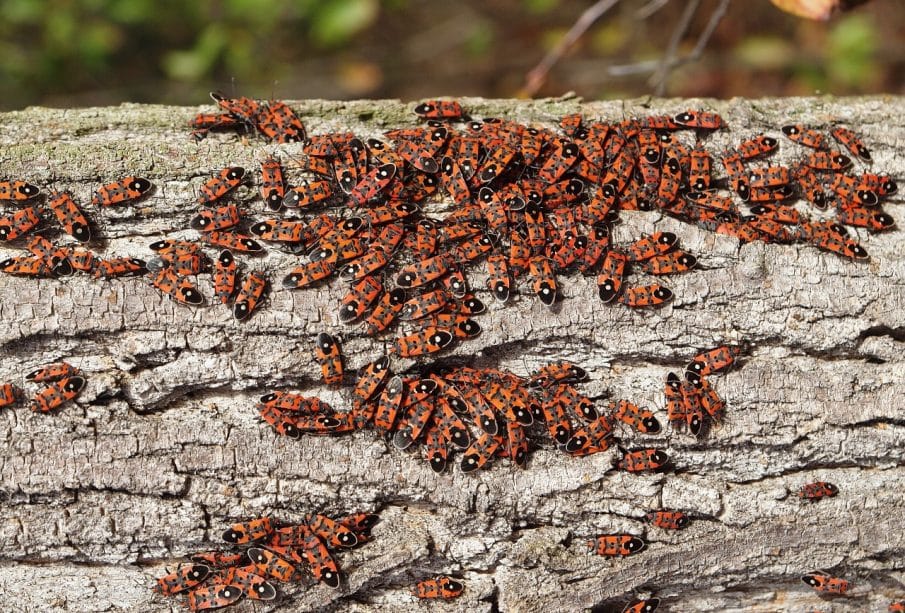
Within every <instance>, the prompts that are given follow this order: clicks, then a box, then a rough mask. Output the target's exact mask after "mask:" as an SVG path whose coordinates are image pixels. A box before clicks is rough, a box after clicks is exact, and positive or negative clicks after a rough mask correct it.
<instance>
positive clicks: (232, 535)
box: [223, 517, 273, 545]
mask: <svg viewBox="0 0 905 613" xmlns="http://www.w3.org/2000/svg"><path fill="white" fill-rule="evenodd" d="M272 534H273V522H272V521H271V519H270V518H269V517H259V518H256V519H251V520H249V521H245V522H239V523H236V524H233V525H231V526H230V527H229V528H228V529H227V530H226V531H225V532H224V533H223V540H224V541H226V542H227V543H232V544H234V545H246V544H248V543H257V542H260V541H263V540H264V539H268V538H270V536H271V535H272Z"/></svg>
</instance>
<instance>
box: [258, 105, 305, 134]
mask: <svg viewBox="0 0 905 613" xmlns="http://www.w3.org/2000/svg"><path fill="white" fill-rule="evenodd" d="M254 119H255V125H256V127H257V128H258V131H259V132H260V133H261V134H263V135H264V136H266V137H267V138H268V139H270V140H272V141H276V142H278V143H299V142H302V141H303V140H305V136H306V134H305V125H304V124H303V123H302V120H301V119H299V118H298V116H297V115H296V114H295V111H293V110H292V108H291V107H290V106H289V105H288V104H286V103H285V102H282V101H279V100H271V101H270V102H268V103H266V104H264V105H261V106H260V107H259V110H258V112H257V113H256V114H255V115H254Z"/></svg>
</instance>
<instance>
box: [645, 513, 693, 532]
mask: <svg viewBox="0 0 905 613" xmlns="http://www.w3.org/2000/svg"><path fill="white" fill-rule="evenodd" d="M644 517H645V518H646V519H647V521H649V522H650V523H651V524H653V525H654V526H657V527H658V528H664V529H666V530H682V529H683V528H687V527H688V523H689V520H688V515H686V514H685V513H683V512H682V511H653V512H651V513H648V514H647V515H645V516H644Z"/></svg>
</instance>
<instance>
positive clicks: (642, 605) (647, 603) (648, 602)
mask: <svg viewBox="0 0 905 613" xmlns="http://www.w3.org/2000/svg"><path fill="white" fill-rule="evenodd" d="M659 606H660V599H659V598H645V599H644V600H635V601H632V602H630V603H629V604H627V605H626V606H625V608H624V609H622V613H654V611H656V610H657V607H659Z"/></svg>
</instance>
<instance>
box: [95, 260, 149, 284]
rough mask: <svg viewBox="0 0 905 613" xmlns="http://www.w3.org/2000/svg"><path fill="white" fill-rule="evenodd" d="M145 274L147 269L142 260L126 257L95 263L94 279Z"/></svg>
mask: <svg viewBox="0 0 905 613" xmlns="http://www.w3.org/2000/svg"><path fill="white" fill-rule="evenodd" d="M146 272H148V268H147V265H146V264H145V261H144V260H139V259H138V258H127V257H120V258H109V259H105V260H99V261H98V262H97V267H96V268H95V271H94V278H95V279H112V278H114V277H127V276H131V275H143V274H145V273H146Z"/></svg>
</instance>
